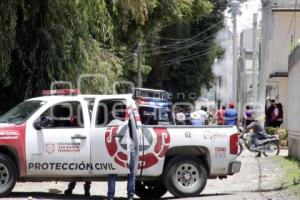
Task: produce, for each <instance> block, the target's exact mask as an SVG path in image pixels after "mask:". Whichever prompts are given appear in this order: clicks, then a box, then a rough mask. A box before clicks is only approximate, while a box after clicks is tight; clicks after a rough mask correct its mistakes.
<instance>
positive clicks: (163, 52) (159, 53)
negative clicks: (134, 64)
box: [152, 32, 218, 55]
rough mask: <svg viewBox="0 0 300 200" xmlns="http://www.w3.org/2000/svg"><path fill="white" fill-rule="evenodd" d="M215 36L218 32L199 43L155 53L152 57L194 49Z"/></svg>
mask: <svg viewBox="0 0 300 200" xmlns="http://www.w3.org/2000/svg"><path fill="white" fill-rule="evenodd" d="M217 34H218V32H216V33H214V34H212V35H210V36H208V37H206V38H204V39H202V40H200V41H197V42H194V43H191V44H189V45H186V46H183V47H180V48H176V49H174V50H169V51H162V52H155V53H152V54H154V55H161V54H167V53H172V52H176V51H180V50H183V49H189V48H191V47H194V46H196V45H198V44H201V43H202V42H204V41H206V40H208V39H209V38H212V37H215V36H216V35H217Z"/></svg>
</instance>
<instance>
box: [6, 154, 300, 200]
mask: <svg viewBox="0 0 300 200" xmlns="http://www.w3.org/2000/svg"><path fill="white" fill-rule="evenodd" d="M281 154H282V155H287V151H286V150H282V152H281ZM240 159H241V161H242V169H241V173H239V174H237V175H235V176H233V177H229V178H228V179H225V180H209V181H208V184H207V186H206V189H205V190H204V191H203V193H202V194H201V195H200V196H199V197H201V200H241V199H242V200H246V199H247V200H248V199H249V200H250V199H251V200H252V199H253V200H254V199H256V200H282V199H291V200H296V199H295V198H293V197H291V196H290V194H288V192H287V191H283V190H281V178H282V176H283V173H282V171H281V168H280V166H279V165H278V164H277V163H275V162H274V161H272V160H271V159H270V158H265V157H263V158H255V157H254V154H250V153H248V152H244V153H243V154H242V155H241V157H240ZM66 186H67V183H61V182H59V183H55V182H50V183H49V182H46V183H18V184H17V186H16V187H15V190H14V192H13V194H12V195H11V197H10V198H5V199H31V198H32V199H48V200H54V199H83V196H82V195H81V194H82V193H83V187H82V184H78V187H77V188H76V189H75V195H73V196H70V197H66V196H64V195H62V192H63V190H64V189H65V188H66ZM91 194H92V195H93V196H92V198H90V199H104V198H105V194H106V184H105V183H93V185H92V189H91ZM117 197H118V198H117V199H119V200H121V199H125V197H126V184H125V183H118V184H117ZM199 197H195V198H185V199H191V200H192V199H199ZM162 199H174V198H172V196H171V195H170V194H166V195H165V196H164V198H162Z"/></svg>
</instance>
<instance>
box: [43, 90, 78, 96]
mask: <svg viewBox="0 0 300 200" xmlns="http://www.w3.org/2000/svg"><path fill="white" fill-rule="evenodd" d="M42 94H43V95H44V96H51V95H77V94H80V89H60V90H43V91H42Z"/></svg>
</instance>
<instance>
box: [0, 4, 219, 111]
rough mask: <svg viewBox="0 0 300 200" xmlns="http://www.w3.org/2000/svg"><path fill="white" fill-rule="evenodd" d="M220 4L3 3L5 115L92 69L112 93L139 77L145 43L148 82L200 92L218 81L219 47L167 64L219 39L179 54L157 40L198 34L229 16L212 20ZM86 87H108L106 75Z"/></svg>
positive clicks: (0, 36)
mask: <svg viewBox="0 0 300 200" xmlns="http://www.w3.org/2000/svg"><path fill="white" fill-rule="evenodd" d="M217 9H218V7H217V6H216V5H215V3H214V1H209V0H163V1H162V0H147V1H145V0H43V1H41V0H1V1H0V16H1V18H0V55H1V56H0V70H1V72H0V91H1V93H0V101H1V105H0V112H3V111H4V110H7V109H9V108H10V107H11V106H13V105H15V104H17V103H18V102H20V101H22V100H23V99H26V98H30V97H33V96H37V95H39V94H40V92H41V90H42V89H45V88H49V86H50V83H51V82H52V81H55V80H69V81H72V82H73V83H76V81H77V77H78V76H79V75H81V74H85V73H87V74H99V73H101V74H103V75H104V76H106V78H107V80H108V84H109V86H110V87H109V91H111V89H112V88H111V86H112V84H113V82H114V81H115V80H121V79H125V80H130V81H134V80H136V78H135V77H136V72H137V59H136V57H135V56H134V55H136V54H137V48H138V44H140V45H141V47H142V51H141V54H139V55H140V56H141V58H140V59H141V63H142V65H141V66H142V71H143V75H144V78H145V77H147V76H148V80H147V81H146V84H147V83H149V82H151V79H157V81H152V82H153V84H147V85H149V86H155V87H161V86H162V85H163V82H164V81H165V80H169V81H170V80H172V84H173V88H175V87H174V86H175V84H177V86H176V87H178V89H179V90H186V89H187V88H190V89H189V90H186V91H190V90H197V91H198V94H200V89H199V88H200V87H202V86H203V85H205V86H206V87H209V86H210V83H211V80H212V79H213V77H212V74H211V69H210V65H211V63H212V61H213V60H214V58H215V56H216V55H217V53H216V52H217V51H218V50H217V48H216V52H215V53H212V54H208V55H207V56H206V57H205V58H204V57H203V58H201V59H196V60H194V61H190V62H186V63H184V64H179V63H175V64H174V65H171V66H169V67H165V66H162V65H160V61H161V60H164V59H174V58H176V57H179V56H182V55H187V56H188V55H191V54H193V53H195V52H197V51H201V50H205V48H207V47H208V46H209V45H214V43H213V40H211V41H207V42H205V44H204V43H203V45H199V46H197V47H195V48H187V49H184V50H183V51H178V52H176V53H174V54H173V53H172V54H161V53H162V51H161V50H158V51H155V50H153V48H152V47H151V46H149V45H151V44H152V43H155V44H156V43H161V44H164V43H165V41H161V40H157V39H152V38H153V37H162V36H168V37H169V36H172V37H173V36H174V37H178V38H180V37H190V36H191V35H194V34H197V33H198V32H199V31H201V30H204V29H205V28H207V27H209V26H210V25H212V24H213V23H215V22H218V21H219V20H221V19H222V17H219V16H217V15H216V14H213V16H212V17H211V18H210V17H209V16H210V15H211V13H219V12H216V10H217ZM173 30H175V31H176V33H175V34H173ZM217 30H218V29H214V30H212V31H211V32H210V33H208V34H212V33H215V32H216V31H217ZM203 37H205V36H203ZM166 44H168V43H166ZM214 46H215V45H214ZM151 53H152V55H151ZM199 63H201V64H199ZM195 71H197V73H195ZM200 71H201V73H198V72H200ZM145 79H146V78H145ZM185 80H192V81H185ZM83 84H84V90H85V91H86V92H97V93H98V92H103V91H104V88H103V87H104V83H103V80H96V79H91V80H88V81H84V83H83Z"/></svg>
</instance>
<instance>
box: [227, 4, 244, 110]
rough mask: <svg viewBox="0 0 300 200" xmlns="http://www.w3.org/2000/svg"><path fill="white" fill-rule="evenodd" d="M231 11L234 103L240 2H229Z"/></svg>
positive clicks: (234, 100)
mask: <svg viewBox="0 0 300 200" xmlns="http://www.w3.org/2000/svg"><path fill="white" fill-rule="evenodd" d="M229 6H230V12H231V15H232V23H233V38H232V40H233V43H232V44H233V65H232V73H233V78H232V96H233V103H235V104H237V84H238V83H237V75H238V70H237V25H236V17H237V15H239V14H240V13H241V11H240V2H239V1H236V0H232V1H231V3H230V4H229Z"/></svg>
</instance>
